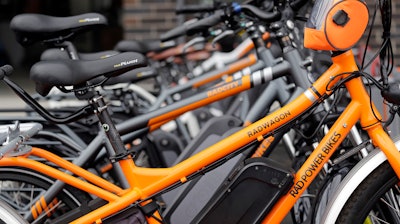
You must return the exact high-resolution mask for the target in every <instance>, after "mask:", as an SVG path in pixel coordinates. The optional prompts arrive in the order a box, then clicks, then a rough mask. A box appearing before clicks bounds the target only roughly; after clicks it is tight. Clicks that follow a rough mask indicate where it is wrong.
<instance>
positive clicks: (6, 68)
mask: <svg viewBox="0 0 400 224" xmlns="http://www.w3.org/2000/svg"><path fill="white" fill-rule="evenodd" d="M0 71H1V73H0V80H2V79H3V78H4V76H9V75H11V73H12V72H13V71H14V68H13V67H12V66H11V65H3V66H1V67H0Z"/></svg>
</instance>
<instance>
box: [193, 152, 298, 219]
mask: <svg viewBox="0 0 400 224" xmlns="http://www.w3.org/2000/svg"><path fill="white" fill-rule="evenodd" d="M293 178H294V172H293V171H291V170H287V168H283V167H282V166H281V165H280V164H278V163H276V162H275V161H273V160H271V159H268V158H251V159H247V160H246V161H245V162H244V163H243V164H242V166H241V167H239V168H238V169H236V171H235V172H234V173H233V174H232V175H231V176H230V177H229V178H228V179H227V180H226V181H225V182H224V184H223V185H222V186H221V187H220V188H219V189H218V191H216V193H215V194H214V199H215V200H212V201H210V202H209V203H208V205H207V206H205V207H204V209H203V210H202V211H201V212H200V213H198V215H197V217H196V218H195V219H194V220H193V222H192V223H201V224H208V223H224V224H229V223H232V224H233V223H235V224H236V223H243V224H249V223H259V222H261V221H262V219H263V218H264V216H265V215H266V214H267V213H268V211H269V210H270V209H271V208H272V206H273V205H274V203H275V202H276V201H277V200H278V199H279V197H280V196H281V195H283V194H285V193H286V192H287V191H288V190H289V188H290V186H291V185H292V184H293Z"/></svg>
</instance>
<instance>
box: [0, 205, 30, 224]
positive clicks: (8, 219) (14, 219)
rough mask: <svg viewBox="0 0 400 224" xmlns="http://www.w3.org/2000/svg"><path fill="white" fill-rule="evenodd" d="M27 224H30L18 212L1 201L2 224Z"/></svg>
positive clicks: (0, 221)
mask: <svg viewBox="0 0 400 224" xmlns="http://www.w3.org/2000/svg"><path fill="white" fill-rule="evenodd" d="M9 223H13V224H25V223H28V222H27V221H26V220H25V219H23V218H22V217H21V216H20V215H19V214H18V212H17V211H16V210H15V209H13V208H11V206H9V205H8V204H7V203H5V202H4V201H0V224H9Z"/></svg>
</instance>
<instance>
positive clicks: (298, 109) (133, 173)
mask: <svg viewBox="0 0 400 224" xmlns="http://www.w3.org/2000/svg"><path fill="white" fill-rule="evenodd" d="M333 63H334V64H333V65H332V66H331V67H330V68H329V69H328V70H327V71H326V72H325V73H324V74H323V75H322V76H321V77H320V78H319V79H318V80H317V81H316V82H315V83H314V84H313V85H312V86H311V87H310V88H309V89H307V90H306V91H305V92H304V93H303V94H301V95H300V96H299V97H298V98H296V99H295V100H294V101H293V102H291V103H289V104H287V105H286V106H284V107H282V108H281V109H279V110H277V111H275V112H273V113H271V114H270V115H268V116H266V117H264V118H262V119H260V120H259V121H257V122H255V123H253V124H251V125H249V126H247V127H245V128H243V129H242V130H240V131H238V132H236V133H234V134H232V135H231V136H229V137H227V138H225V139H223V140H221V141H220V142H218V143H216V144H214V145H212V146H210V147H208V148H207V149H205V150H203V151H201V152H199V153H198V154H196V155H194V156H192V157H190V158H188V159H186V160H184V161H182V162H181V163H179V164H177V165H175V166H173V167H170V168H142V167H136V166H135V164H134V162H133V160H132V159H131V158H130V156H128V158H126V159H123V160H120V161H118V163H119V165H120V166H121V169H122V171H123V173H124V175H125V177H126V178H127V181H128V183H129V186H130V187H129V188H127V189H122V188H120V187H118V186H115V185H113V184H110V183H108V182H107V181H104V180H103V179H101V178H100V177H98V176H95V175H93V174H91V173H89V172H88V171H86V170H84V169H82V168H80V167H78V166H76V165H74V164H72V163H69V162H67V161H65V160H63V159H61V158H59V157H57V156H54V155H52V154H51V153H49V152H47V151H43V150H40V149H35V148H34V149H33V150H32V152H31V154H32V155H36V156H40V157H43V158H44V159H47V160H49V161H50V162H53V163H55V164H57V165H58V166H60V167H62V168H65V169H67V170H69V171H71V172H72V173H75V174H76V175H78V176H80V177H82V178H84V179H86V180H88V181H89V182H92V184H91V183H87V182H84V181H82V180H80V179H78V178H75V177H72V176H71V175H68V174H66V173H63V172H61V171H59V170H57V169H54V168H51V167H48V166H46V165H44V164H41V163H39V162H36V161H33V160H30V159H29V158H27V156H26V155H24V156H19V157H14V158H4V159H2V160H0V165H1V166H22V167H26V168H30V169H34V170H37V171H39V172H42V173H45V174H46V175H49V176H51V177H53V178H56V179H60V180H61V181H64V182H65V183H67V184H70V185H72V186H74V187H77V188H79V189H82V190H84V191H87V192H88V193H91V194H94V195H96V196H98V197H100V198H103V199H105V200H107V201H109V203H108V204H106V205H104V206H102V207H100V208H98V209H96V210H94V211H92V212H90V213H88V214H87V215H85V216H82V217H80V218H79V219H77V220H75V221H74V222H73V223H93V222H96V220H101V219H102V218H104V217H107V216H109V215H112V214H114V213H116V212H118V211H120V210H121V209H123V208H125V207H127V206H129V205H131V204H133V203H135V202H146V201H147V200H149V199H150V198H151V197H152V196H154V195H155V194H157V193H159V192H160V191H162V190H164V189H166V188H168V187H170V186H172V185H174V184H177V183H184V182H186V181H188V179H190V178H191V176H192V175H194V174H196V173H197V172H201V171H202V170H203V169H204V168H205V167H207V166H209V165H211V164H213V163H214V162H216V161H219V160H220V159H222V158H224V157H226V156H227V155H229V154H231V153H233V152H235V151H237V150H239V149H241V148H242V147H245V146H246V145H248V144H251V143H254V142H257V141H262V140H263V139H264V137H265V136H268V135H272V134H273V132H274V130H277V129H279V128H280V127H282V126H283V125H285V124H287V123H289V122H290V121H293V120H294V119H296V118H297V117H298V116H300V115H301V114H303V113H304V112H305V111H307V110H308V108H310V107H312V106H313V105H314V104H316V103H319V102H320V101H321V99H322V97H323V96H326V95H329V94H331V93H332V91H331V90H330V89H331V87H333V85H334V84H335V83H337V82H338V81H339V80H340V79H341V78H345V77H346V76H348V74H349V73H351V72H353V71H356V70H357V66H356V64H355V61H354V56H353V53H352V52H351V51H347V52H344V53H341V54H339V55H337V56H335V57H333ZM346 73H347V74H346ZM337 74H343V75H341V76H336V75H337ZM345 86H346V88H347V89H348V91H349V93H350V97H351V102H350V104H349V105H348V106H347V108H346V109H345V111H344V112H343V113H342V114H341V116H340V117H339V118H338V120H337V121H336V122H335V124H334V125H333V126H332V127H331V129H330V131H329V132H328V134H327V135H326V136H325V137H324V138H323V139H322V141H321V142H320V144H319V145H318V147H317V148H316V149H315V150H314V151H313V152H312V154H311V155H310V156H309V158H308V159H307V160H306V162H305V163H304V164H303V165H302V166H301V168H300V169H299V170H298V171H297V173H296V174H295V179H294V184H293V186H292V187H291V189H290V190H289V191H288V193H287V194H286V195H284V196H283V197H281V199H280V200H279V201H278V203H277V204H275V205H274V207H273V209H272V210H271V211H270V212H269V213H268V215H267V216H266V218H265V220H264V223H280V222H281V221H282V220H283V219H284V217H285V216H286V214H287V213H288V212H289V211H290V209H291V208H292V206H293V205H294V203H295V202H296V200H298V199H299V197H300V195H301V194H302V193H303V191H304V190H305V189H306V188H307V187H308V186H309V185H310V183H311V182H312V180H313V179H314V178H315V177H316V175H317V174H318V172H319V171H320V170H321V168H322V167H323V165H324V164H325V163H326V162H327V161H328V160H329V158H330V156H331V155H332V154H333V153H334V151H335V150H336V149H337V148H338V146H339V145H340V143H341V142H342V140H343V139H344V137H345V136H346V135H347V134H348V133H349V132H350V129H351V128H352V126H353V125H355V124H356V122H358V121H360V123H361V126H362V127H363V128H364V129H365V130H366V131H367V133H368V134H369V136H370V138H371V140H372V143H373V144H374V145H375V146H377V147H379V148H381V149H382V151H383V152H384V153H385V155H386V156H387V158H388V160H389V162H390V164H391V165H392V167H393V169H394V170H395V171H396V174H397V176H399V177H400V157H399V156H398V155H399V154H398V153H399V152H398V151H397V148H396V146H395V145H394V143H393V141H392V140H391V139H390V137H389V136H388V135H387V134H386V133H385V131H384V130H383V127H382V126H381V124H380V123H379V121H378V120H377V117H376V116H378V117H379V116H380V115H379V113H378V111H377V110H376V108H375V107H374V106H373V104H372V105H371V102H370V98H369V96H368V94H367V92H366V90H365V88H364V86H363V83H362V80H361V78H354V79H352V80H350V81H348V82H346V83H345ZM156 123H157V122H156ZM96 185H97V186H96ZM148 222H149V223H157V221H156V220H154V219H153V218H149V220H148Z"/></svg>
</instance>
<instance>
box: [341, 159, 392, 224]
mask: <svg viewBox="0 0 400 224" xmlns="http://www.w3.org/2000/svg"><path fill="white" fill-rule="evenodd" d="M398 183H399V179H398V178H397V176H396V174H395V173H394V171H393V169H392V168H391V167H390V165H389V163H388V162H387V161H386V162H384V163H383V164H381V165H380V166H379V167H377V168H376V169H375V170H374V171H373V172H372V173H370V174H369V175H368V177H366V178H365V179H364V181H363V182H362V183H361V184H360V185H359V186H358V187H357V188H356V190H355V191H354V192H353V193H352V195H351V197H350V198H349V199H348V200H347V202H346V204H345V205H344V207H343V208H342V210H341V212H340V215H339V218H338V220H337V221H336V223H344V224H345V223H349V224H350V223H351V224H356V223H400V210H399V209H400V188H399V186H398Z"/></svg>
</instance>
